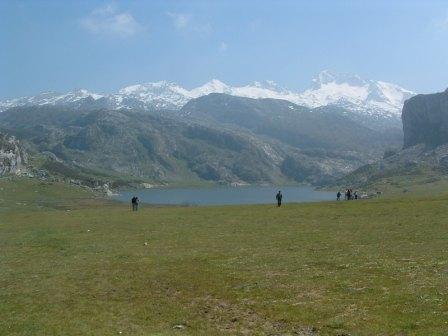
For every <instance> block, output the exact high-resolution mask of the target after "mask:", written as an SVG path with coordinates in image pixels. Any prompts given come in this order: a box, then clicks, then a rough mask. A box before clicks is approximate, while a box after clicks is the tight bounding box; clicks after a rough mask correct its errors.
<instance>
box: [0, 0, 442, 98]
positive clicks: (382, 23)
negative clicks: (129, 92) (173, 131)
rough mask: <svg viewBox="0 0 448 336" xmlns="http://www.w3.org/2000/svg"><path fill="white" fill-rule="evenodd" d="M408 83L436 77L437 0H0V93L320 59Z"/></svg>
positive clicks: (430, 86) (424, 85)
mask: <svg viewBox="0 0 448 336" xmlns="http://www.w3.org/2000/svg"><path fill="white" fill-rule="evenodd" d="M324 69H329V70H331V71H334V72H342V73H355V74H359V75H361V76H362V77H365V78H370V79H377V80H384V81H389V82H393V83H397V84H399V85H401V86H403V87H405V88H408V89H411V90H415V91H417V92H432V91H441V90H444V89H445V88H446V87H448V2H447V1H412V0H409V1H404V0H403V1H398V0H396V1H393V0H389V1H373V0H372V1H282V0H277V1H275V0H271V1H249V0H246V1H244V0H240V1H169V0H165V1H157V0H153V1H69V0H65V1H58V0H53V1H50V0H47V1H13V0H3V1H0V97H1V98H6V97H15V96H21V95H30V94H36V93H38V92H41V91H47V90H54V91H67V90H71V89H74V88H87V89H89V90H92V91H95V92H102V93H108V92H114V91H116V90H118V89H119V88H121V87H123V86H126V85H131V84H135V83H142V82H150V81H158V80H168V81H173V82H177V83H179V84H181V85H183V86H185V87H187V88H192V87H195V86H198V85H201V84H203V83H205V82H206V81H208V80H210V79H212V78H218V79H220V80H222V81H224V82H225V83H227V84H231V85H240V84H246V83H248V82H253V81H255V80H258V81H262V80H274V81H275V82H277V83H279V84H280V85H282V86H285V87H288V88H290V89H293V90H303V89H305V88H307V87H309V86H310V82H311V79H312V78H313V77H314V76H315V75H316V74H317V73H318V72H320V71H321V70H324Z"/></svg>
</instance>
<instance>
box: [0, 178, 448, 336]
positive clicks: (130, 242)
mask: <svg viewBox="0 0 448 336" xmlns="http://www.w3.org/2000/svg"><path fill="white" fill-rule="evenodd" d="M0 188H1V189H0V190H1V192H0V195H1V197H0V198H1V205H0V206H1V210H0V211H1V212H0V246H1V250H2V253H1V257H0V298H1V300H0V316H2V318H1V319H0V334H1V335H446V334H447V333H448V324H447V321H448V304H447V302H448V292H447V287H446V284H447V270H448V268H447V267H448V264H447V260H446V246H447V241H448V197H447V196H437V197H431V198H429V197H421V198H417V197H412V198H411V197H408V198H402V199H379V200H373V201H353V202H351V201H350V202H340V203H336V202H326V203H315V204H286V205H285V206H284V207H282V208H280V209H279V208H276V207H274V206H272V205H256V206H230V207H159V208H153V207H143V208H142V209H141V211H139V212H138V213H132V212H130V211H129V208H128V206H127V205H120V204H114V203H110V202H107V201H104V200H101V199H98V198H97V197H96V196H95V195H93V194H90V193H87V192H86V191H84V190H83V189H81V188H78V187H68V186H66V185H59V184H42V183H40V182H36V181H35V180H33V179H27V180H15V181H11V180H7V179H1V180H0ZM53 202H55V203H53Z"/></svg>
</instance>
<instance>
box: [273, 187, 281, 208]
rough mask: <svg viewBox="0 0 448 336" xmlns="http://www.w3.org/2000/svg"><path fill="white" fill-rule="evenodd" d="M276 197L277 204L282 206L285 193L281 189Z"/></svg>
mask: <svg viewBox="0 0 448 336" xmlns="http://www.w3.org/2000/svg"><path fill="white" fill-rule="evenodd" d="M275 198H276V199H277V206H279V207H280V206H282V198H283V195H282V192H281V191H280V190H279V191H278V193H277V195H275Z"/></svg>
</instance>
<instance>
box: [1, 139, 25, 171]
mask: <svg viewBox="0 0 448 336" xmlns="http://www.w3.org/2000/svg"><path fill="white" fill-rule="evenodd" d="M26 161H27V156H26V153H25V152H24V151H23V149H22V148H21V146H20V143H19V141H18V140H16V139H15V138H14V137H9V136H7V135H5V134H2V133H0V176H1V175H5V174H19V173H21V172H23V171H24V170H25V165H26Z"/></svg>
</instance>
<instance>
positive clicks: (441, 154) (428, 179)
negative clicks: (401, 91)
mask: <svg viewBox="0 0 448 336" xmlns="http://www.w3.org/2000/svg"><path fill="white" fill-rule="evenodd" d="M402 119H403V130H404V148H403V149H402V150H399V151H392V152H390V153H388V155H385V157H384V158H383V159H382V160H379V161H378V162H376V163H373V164H369V165H366V166H363V167H360V168H359V169H357V170H355V171H354V172H352V173H350V174H348V175H347V176H345V177H344V178H342V179H340V180H338V181H336V182H335V185H352V186H358V187H366V186H372V185H377V186H379V185H382V186H383V188H384V187H385V186H387V185H390V184H395V185H396V186H397V187H398V188H401V189H402V190H403V191H407V190H408V189H409V187H410V186H413V185H416V184H419V185H424V184H431V183H434V182H438V183H439V184H442V185H446V181H447V178H448V131H447V130H448V90H447V91H445V92H441V93H435V94H427V95H418V96H415V97H413V98H411V99H409V100H407V101H406V102H405V104H404V107H403V115H402Z"/></svg>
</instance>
